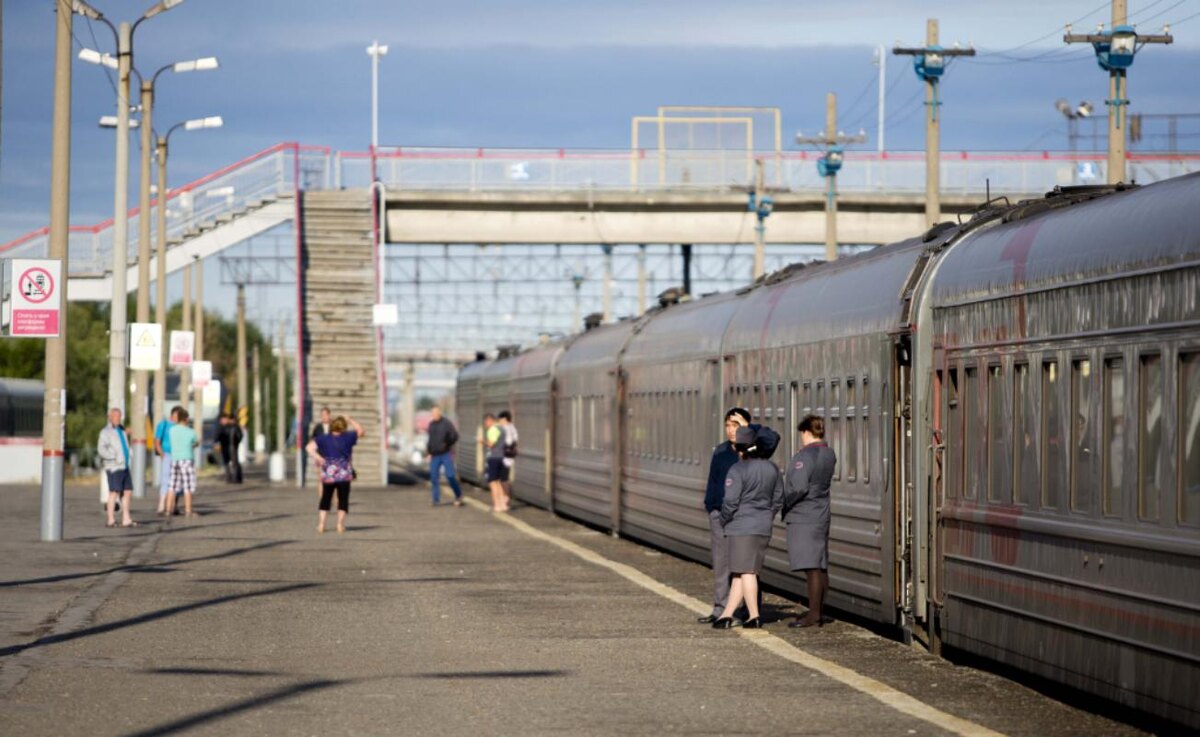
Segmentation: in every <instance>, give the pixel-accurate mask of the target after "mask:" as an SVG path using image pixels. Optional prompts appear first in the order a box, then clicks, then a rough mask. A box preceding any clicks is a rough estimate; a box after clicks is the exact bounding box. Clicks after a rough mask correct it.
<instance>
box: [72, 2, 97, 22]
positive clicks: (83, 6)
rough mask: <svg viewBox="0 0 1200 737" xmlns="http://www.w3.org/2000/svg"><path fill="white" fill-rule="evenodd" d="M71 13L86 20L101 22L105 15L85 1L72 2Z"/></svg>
mask: <svg viewBox="0 0 1200 737" xmlns="http://www.w3.org/2000/svg"><path fill="white" fill-rule="evenodd" d="M71 12H73V13H75V14H76V15H82V16H83V17H85V18H91V19H92V20H100V19H101V18H103V17H104V14H103V13H101V12H100V11H99V10H96V9H95V8H93V7H92V6H91V5H88V4H87V3H85V2H84V1H83V0H71Z"/></svg>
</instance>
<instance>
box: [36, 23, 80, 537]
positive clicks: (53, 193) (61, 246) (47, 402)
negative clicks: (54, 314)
mask: <svg viewBox="0 0 1200 737" xmlns="http://www.w3.org/2000/svg"><path fill="white" fill-rule="evenodd" d="M55 5H56V10H57V12H56V13H55V16H54V27H55V32H54V128H53V132H54V138H53V142H52V144H51V148H50V235H49V240H50V252H49V254H48V255H49V257H50V258H52V259H58V260H60V261H61V262H62V271H61V272H60V273H61V274H62V276H63V278H64V279H65V278H66V276H67V274H68V273H70V270H69V269H68V268H67V256H68V250H67V239H68V235H69V232H70V227H71V215H70V209H71V202H70V200H71V51H72V47H71V41H72V35H71V33H72V29H71V26H72V24H73V21H74V14H73V12H74V11H73V10H72V3H71V0H58V2H57V3H55ZM66 307H67V303H66V300H63V309H62V310H60V311H59V316H58V337H57V338H47V339H46V359H45V360H46V370H45V375H44V377H43V378H44V381H45V394H44V395H43V398H42V513H41V539H42V541H43V542H57V541H59V540H62V537H63V449H64V446H65V445H66V437H65V436H66V427H67V314H68V310H67V309H66Z"/></svg>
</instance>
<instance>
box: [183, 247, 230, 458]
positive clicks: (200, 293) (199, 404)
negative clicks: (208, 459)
mask: <svg viewBox="0 0 1200 737" xmlns="http://www.w3.org/2000/svg"><path fill="white" fill-rule="evenodd" d="M195 269H196V299H195V310H196V317H195V323H196V357H195V359H194V360H196V361H203V360H204V262H203V261H201V260H200V259H199V257H196V259H195ZM223 378H226V380H228V377H223ZM192 397H193V400H194V401H193V402H192V406H193V407H195V408H196V415H195V416H194V417H192V428H193V429H194V430H195V432H196V443H197V446H196V468H197V469H200V468H203V467H204V390H203V389H201V390H199V391H196V392H193V393H192Z"/></svg>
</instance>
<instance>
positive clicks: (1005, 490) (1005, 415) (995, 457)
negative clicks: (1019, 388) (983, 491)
mask: <svg viewBox="0 0 1200 737" xmlns="http://www.w3.org/2000/svg"><path fill="white" fill-rule="evenodd" d="M1007 389H1008V385H1007V384H1006V383H1005V381H1004V370H1003V368H1002V367H1000V366H990V367H988V422H987V427H988V501H990V502H994V503H997V504H1012V480H1011V478H1010V474H1011V473H1012V466H1013V463H1012V456H1011V453H1012V445H1011V444H1009V442H1008V436H1009V433H1010V431H1011V430H1012V417H1011V416H1010V415H1009V411H1010V407H1011V406H1012V405H1011V404H1010V403H1009V402H1006V401H1005V394H1006V391H1007Z"/></svg>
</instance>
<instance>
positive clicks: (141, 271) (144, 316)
mask: <svg viewBox="0 0 1200 737" xmlns="http://www.w3.org/2000/svg"><path fill="white" fill-rule="evenodd" d="M153 90H154V80H153V78H151V79H144V78H143V79H142V80H141V109H142V120H141V123H140V132H141V134H142V137H141V147H140V151H139V152H138V154H139V156H138V160H139V163H140V167H139V170H138V284H137V321H138V322H140V323H147V322H150V217H151V212H150V176H151V175H150V154H151V152H152V151H153V150H154V147H155V140H154V121H153V110H152V108H153V106H154V96H153ZM165 343H166V332H164V333H163V334H162V340H161V342H160V344H159V352H158V360H159V363H160V365H161V362H162V348H163V344H165ZM149 379H150V376H149V374H148V373H147V372H146V371H145V370H144V369H139V370H137V371H134V372H133V412H132V413H130V414H131V417H130V422H131V423H132V424H133V433H132V438H133V448H132V450H133V496H134V497H136V498H138V499H141V498H142V497H144V496H146V457H147V451H146V440H147V438H146V397H147V396H148V392H147V391H146V389H147V387H146V384H147V382H148V381H149ZM154 412H155V410H154V409H151V410H150V413H149V414H150V416H151V417H153V416H154ZM157 465H159V466H161V465H162V464H157ZM156 475H157V474H156Z"/></svg>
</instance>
